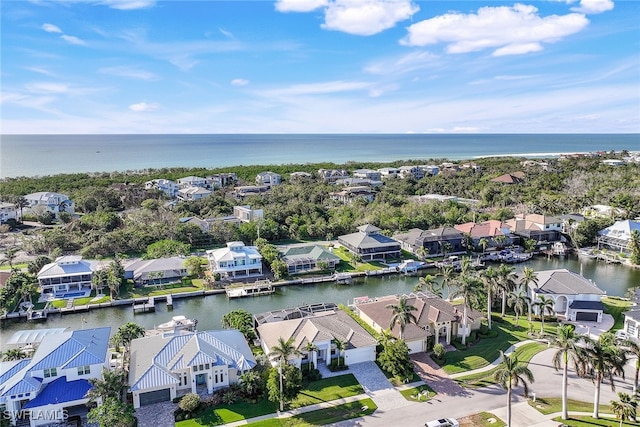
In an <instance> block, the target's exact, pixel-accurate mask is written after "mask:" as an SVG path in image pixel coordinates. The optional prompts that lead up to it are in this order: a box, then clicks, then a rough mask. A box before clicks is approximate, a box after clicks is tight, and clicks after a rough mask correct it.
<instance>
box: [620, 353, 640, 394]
mask: <svg viewBox="0 0 640 427" xmlns="http://www.w3.org/2000/svg"><path fill="white" fill-rule="evenodd" d="M620 344H621V346H622V348H623V349H624V350H625V351H626V352H627V354H628V355H629V356H633V357H634V358H635V359H636V363H635V365H634V366H635V376H634V379H633V394H634V395H635V394H636V393H637V392H638V380H639V378H638V376H639V375H640V345H639V344H638V343H637V342H635V341H633V340H624V341H622V342H621V343H620Z"/></svg>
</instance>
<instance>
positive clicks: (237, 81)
mask: <svg viewBox="0 0 640 427" xmlns="http://www.w3.org/2000/svg"><path fill="white" fill-rule="evenodd" d="M248 84H249V80H246V79H233V80H231V85H232V86H246V85H248Z"/></svg>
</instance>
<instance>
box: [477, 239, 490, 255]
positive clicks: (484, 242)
mask: <svg viewBox="0 0 640 427" xmlns="http://www.w3.org/2000/svg"><path fill="white" fill-rule="evenodd" d="M478 246H480V247H481V248H482V255H484V253H485V252H486V250H487V246H489V241H488V240H487V239H486V238H485V237H483V238H482V239H480V240H479V241H478Z"/></svg>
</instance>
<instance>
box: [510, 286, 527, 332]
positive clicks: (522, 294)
mask: <svg viewBox="0 0 640 427" xmlns="http://www.w3.org/2000/svg"><path fill="white" fill-rule="evenodd" d="M508 302H509V305H510V306H511V307H512V308H513V311H515V313H516V326H518V318H519V317H520V315H521V314H522V313H523V312H524V310H525V308H526V309H527V311H530V310H529V309H528V308H529V307H530V306H531V298H529V296H528V295H527V292H526V291H525V289H524V287H522V286H520V287H519V288H518V289H517V290H515V291H513V292H511V293H509V298H508Z"/></svg>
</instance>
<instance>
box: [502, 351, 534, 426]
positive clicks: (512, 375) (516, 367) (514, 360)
mask: <svg viewBox="0 0 640 427" xmlns="http://www.w3.org/2000/svg"><path fill="white" fill-rule="evenodd" d="M500 356H501V357H502V360H501V361H500V364H499V365H498V367H497V369H496V371H495V373H494V374H493V378H494V379H495V380H496V381H497V382H498V384H500V385H501V386H502V388H505V389H507V426H508V427H511V392H512V390H513V388H515V387H517V386H518V385H520V384H522V388H523V392H524V396H525V397H527V396H529V384H528V383H527V382H529V383H532V382H533V381H534V380H533V374H532V373H531V371H530V370H529V368H528V367H527V366H526V365H521V364H520V363H519V362H518V357H517V356H516V355H515V354H512V355H510V356H507V355H505V354H504V352H503V351H500Z"/></svg>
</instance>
